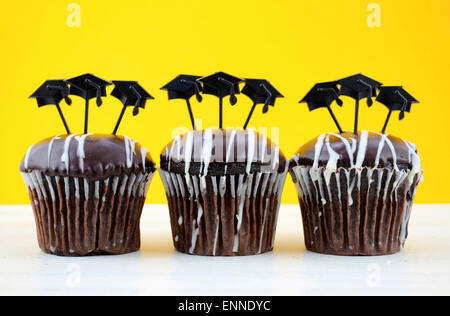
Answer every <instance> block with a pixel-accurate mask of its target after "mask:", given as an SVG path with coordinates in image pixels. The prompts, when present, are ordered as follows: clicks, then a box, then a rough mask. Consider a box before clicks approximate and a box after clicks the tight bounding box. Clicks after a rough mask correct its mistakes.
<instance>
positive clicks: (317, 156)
mask: <svg viewBox="0 0 450 316" xmlns="http://www.w3.org/2000/svg"><path fill="white" fill-rule="evenodd" d="M289 171H290V174H291V176H292V179H293V180H294V182H295V185H296V187H297V191H298V195H299V201H300V208H301V211H302V218H303V229H304V235H305V243H306V247H307V249H309V250H311V251H314V252H319V253H326V254H337V255H384V254H392V253H396V252H398V251H399V250H400V247H401V246H402V245H404V243H405V240H406V237H407V235H408V222H409V217H410V214H411V207H412V204H413V200H414V196H415V194H416V190H417V186H418V184H419V182H420V180H421V177H422V169H421V167H420V159H419V155H418V154H417V150H416V147H415V146H414V145H413V144H411V143H408V142H407V141H405V140H403V139H400V138H397V137H395V136H392V135H388V134H379V133H374V132H367V131H363V132H361V133H360V134H358V135H354V134H353V133H344V134H323V135H320V136H319V137H318V138H317V139H314V140H312V141H310V142H308V143H306V144H305V145H304V146H302V147H301V148H300V149H299V151H298V152H297V154H296V155H295V156H294V157H293V158H292V159H291V161H290V168H289Z"/></svg>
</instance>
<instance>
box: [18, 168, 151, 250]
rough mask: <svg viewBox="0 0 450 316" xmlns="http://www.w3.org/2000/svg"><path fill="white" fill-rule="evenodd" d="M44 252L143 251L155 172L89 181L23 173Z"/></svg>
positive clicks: (38, 173)
mask: <svg viewBox="0 0 450 316" xmlns="http://www.w3.org/2000/svg"><path fill="white" fill-rule="evenodd" d="M22 176H23V178H24V180H25V183H26V185H27V188H28V193H29V195H30V199H31V204H32V206H33V211H34V216H35V221H36V228H37V237H38V243H39V247H40V248H41V249H42V251H44V252H46V253H50V254H55V255H60V256H86V255H100V254H115V255H117V254H124V253H129V252H133V251H136V250H138V249H139V247H140V230H139V221H140V217H141V213H142V208H143V206H144V201H145V196H146V194H147V190H148V186H149V184H150V181H151V179H152V176H153V173H138V174H134V173H131V174H130V175H122V176H119V177H117V176H114V177H110V178H108V179H106V180H101V181H92V182H89V181H87V180H86V179H84V178H76V177H59V176H51V177H50V176H46V175H44V174H42V172H40V171H33V172H29V173H22Z"/></svg>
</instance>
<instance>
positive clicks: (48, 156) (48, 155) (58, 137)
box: [47, 135, 61, 168]
mask: <svg viewBox="0 0 450 316" xmlns="http://www.w3.org/2000/svg"><path fill="white" fill-rule="evenodd" d="M60 136H61V135H56V136H55V137H53V138H52V140H51V141H50V144H49V145H48V151H47V162H48V167H49V168H50V157H51V154H52V148H53V143H54V142H55V140H57V139H61V137H60Z"/></svg>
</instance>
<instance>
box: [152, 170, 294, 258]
mask: <svg viewBox="0 0 450 316" xmlns="http://www.w3.org/2000/svg"><path fill="white" fill-rule="evenodd" d="M159 173H160V176H161V179H162V181H163V183H164V186H165V189H166V193H167V200H168V205H169V213H170V221H171V228H172V236H173V243H174V246H175V249H176V250H178V251H180V252H182V253H187V254H193V255H202V256H246V255H255V254H260V253H264V252H268V251H271V250H272V249H273V244H274V237H275V230H276V223H277V217H278V210H279V206H280V198H281V192H282V188H283V185H284V181H285V178H286V173H261V172H256V173H251V174H248V175H247V174H246V175H243V174H241V175H226V176H196V175H190V174H188V175H180V174H176V173H172V172H167V171H164V170H162V169H160V170H159Z"/></svg>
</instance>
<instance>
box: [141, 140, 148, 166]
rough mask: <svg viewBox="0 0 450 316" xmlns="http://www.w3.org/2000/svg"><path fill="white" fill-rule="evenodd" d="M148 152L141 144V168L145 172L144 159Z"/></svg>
mask: <svg viewBox="0 0 450 316" xmlns="http://www.w3.org/2000/svg"><path fill="white" fill-rule="evenodd" d="M147 154H148V150H147V149H146V148H144V147H142V146H141V161H142V170H143V171H144V172H145V160H146V157H147Z"/></svg>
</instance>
